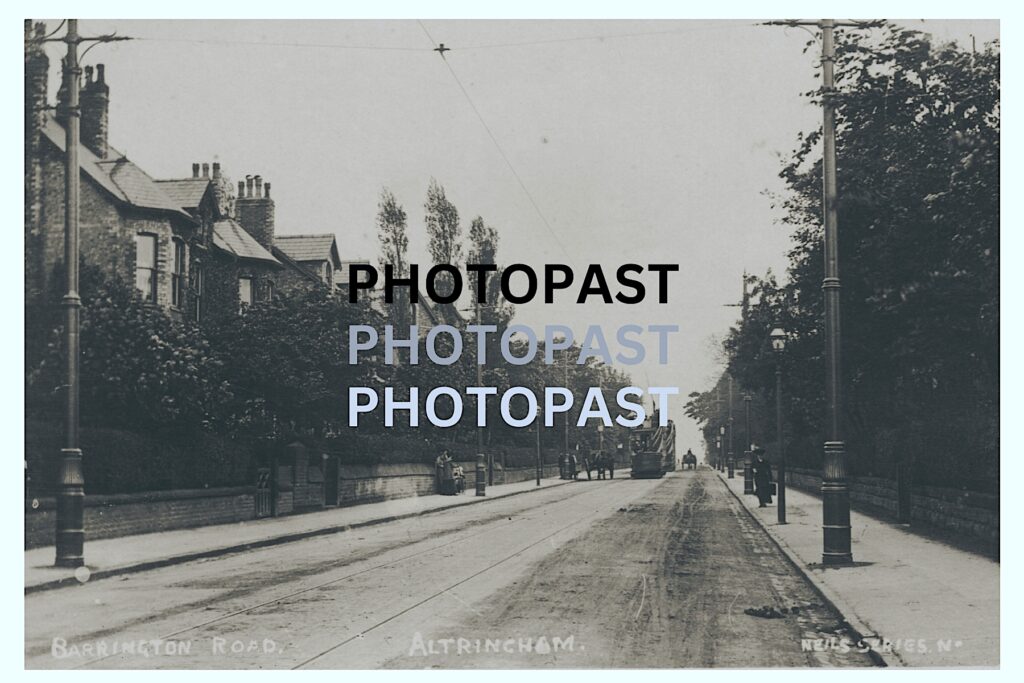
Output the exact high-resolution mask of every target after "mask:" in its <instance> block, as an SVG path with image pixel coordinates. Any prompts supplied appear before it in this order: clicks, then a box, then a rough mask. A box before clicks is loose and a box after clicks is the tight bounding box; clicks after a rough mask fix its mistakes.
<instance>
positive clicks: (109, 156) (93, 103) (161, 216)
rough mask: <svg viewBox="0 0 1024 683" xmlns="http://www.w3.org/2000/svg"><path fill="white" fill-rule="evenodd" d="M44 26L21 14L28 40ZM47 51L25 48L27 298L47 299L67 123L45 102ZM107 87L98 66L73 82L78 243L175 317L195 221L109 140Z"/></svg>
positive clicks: (90, 260) (183, 298)
mask: <svg viewBox="0 0 1024 683" xmlns="http://www.w3.org/2000/svg"><path fill="white" fill-rule="evenodd" d="M44 34H45V26H43V25H42V24H37V25H35V26H34V27H32V26H30V25H29V24H28V22H26V39H28V38H30V37H31V38H37V37H41V36H42V35H44ZM48 72H49V59H48V57H47V55H46V53H45V52H44V51H43V50H42V47H41V44H40V43H38V42H33V41H29V40H26V49H25V233H24V234H25V303H26V304H29V305H33V304H40V303H46V302H52V301H54V300H55V297H59V295H60V294H61V293H62V291H63V283H62V282H55V281H54V276H55V274H56V272H57V269H58V267H60V265H61V264H62V263H63V259H64V149H65V130H64V125H63V117H62V114H61V110H60V106H59V105H60V102H61V101H62V100H61V94H60V93H58V108H57V111H56V112H54V111H52V110H51V109H50V108H49V107H48V106H47V103H48V95H47V78H48ZM109 93H110V90H109V87H108V86H107V83H106V78H105V73H104V68H103V65H102V64H101V65H99V66H97V67H96V68H95V69H94V68H93V67H91V66H87V67H85V82H84V83H83V85H82V88H81V144H80V146H79V150H78V153H79V161H80V165H81V171H80V172H81V184H80V204H79V205H80V219H79V229H80V235H81V240H80V250H81V255H82V262H83V263H84V264H87V265H90V266H95V267H98V268H99V269H100V270H101V271H103V272H104V273H105V274H106V275H107V276H109V277H111V278H117V279H121V280H123V281H125V282H134V283H135V286H136V287H137V288H138V290H139V294H140V296H142V297H143V299H145V300H147V301H149V302H151V303H153V304H154V305H159V306H161V307H163V308H165V309H166V310H167V311H168V312H169V313H171V314H172V315H174V316H176V317H178V318H182V317H183V316H184V315H185V312H186V311H187V310H188V308H189V298H188V277H187V274H188V269H189V257H190V245H191V243H192V242H193V240H194V239H195V237H196V231H197V227H198V226H197V223H196V221H195V220H194V219H193V217H192V216H190V215H189V214H188V213H187V212H185V211H183V210H182V209H181V208H180V207H179V206H178V205H177V204H176V202H175V201H174V200H173V199H172V198H171V197H170V196H168V194H167V193H166V192H164V190H163V189H162V188H161V187H160V185H159V184H158V183H156V182H155V181H154V180H153V179H152V178H151V177H150V176H149V175H147V174H146V173H145V172H144V171H143V170H142V169H140V168H139V167H138V166H136V165H135V164H134V163H132V162H131V161H130V160H129V159H128V158H127V157H125V156H124V154H122V153H121V152H119V151H118V150H116V149H114V148H113V147H111V146H110V145H109V143H108V141H107V107H108V103H109Z"/></svg>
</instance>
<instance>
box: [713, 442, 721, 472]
mask: <svg viewBox="0 0 1024 683" xmlns="http://www.w3.org/2000/svg"><path fill="white" fill-rule="evenodd" d="M715 448H717V449H718V457H716V458H715V469H716V470H717V469H718V468H719V466H720V464H721V462H722V437H718V438H716V439H715Z"/></svg>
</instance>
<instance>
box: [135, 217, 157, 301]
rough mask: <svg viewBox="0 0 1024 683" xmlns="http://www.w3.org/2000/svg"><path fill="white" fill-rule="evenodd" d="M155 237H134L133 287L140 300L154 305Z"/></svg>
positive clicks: (143, 235)
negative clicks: (139, 295) (137, 291)
mask: <svg viewBox="0 0 1024 683" xmlns="http://www.w3.org/2000/svg"><path fill="white" fill-rule="evenodd" d="M156 252H157V241H156V235H151V234H149V233H141V234H138V235H136V236H135V287H136V289H138V290H139V294H141V295H142V300H143V301H147V302H149V303H153V304H155V303H156V283H157V272H156Z"/></svg>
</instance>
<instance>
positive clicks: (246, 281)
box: [238, 277, 252, 306]
mask: <svg viewBox="0 0 1024 683" xmlns="http://www.w3.org/2000/svg"><path fill="white" fill-rule="evenodd" d="M238 300H239V301H240V302H241V303H242V305H243V306H251V305H252V278H251V277H240V278H238Z"/></svg>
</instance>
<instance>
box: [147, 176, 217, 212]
mask: <svg viewBox="0 0 1024 683" xmlns="http://www.w3.org/2000/svg"><path fill="white" fill-rule="evenodd" d="M156 183H157V185H159V186H160V189H162V190H163V191H164V192H166V193H167V195H168V196H169V197H170V198H171V199H172V200H173V201H174V202H175V203H176V204H177V205H178V206H180V207H181V208H183V209H196V208H199V204H200V203H201V202H202V201H203V197H204V196H205V195H206V191H207V190H208V189H209V188H210V179H209V178H182V179H180V180H158V181H156Z"/></svg>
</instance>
